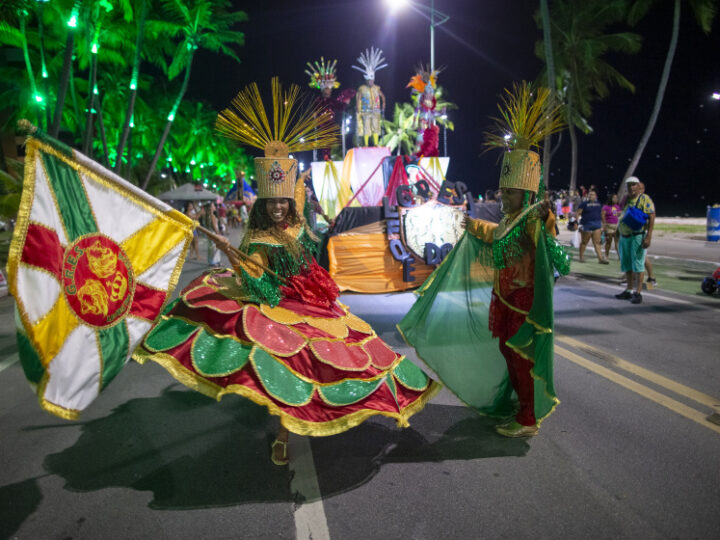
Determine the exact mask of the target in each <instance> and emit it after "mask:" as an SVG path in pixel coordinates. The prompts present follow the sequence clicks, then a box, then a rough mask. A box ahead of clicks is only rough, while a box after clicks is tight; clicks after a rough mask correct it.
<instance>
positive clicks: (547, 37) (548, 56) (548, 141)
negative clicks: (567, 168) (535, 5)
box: [540, 0, 555, 187]
mask: <svg viewBox="0 0 720 540" xmlns="http://www.w3.org/2000/svg"><path fill="white" fill-rule="evenodd" d="M540 13H541V15H542V25H543V42H544V43H545V68H546V71H547V80H548V88H549V90H550V95H551V96H555V58H554V57H553V51H552V36H551V32H550V25H551V23H550V8H549V6H548V0H540ZM552 154H553V153H552V136H551V135H548V136H547V137H545V141H543V167H544V169H545V171H546V172H547V174H546V175H545V176H544V179H545V186H546V187H547V186H548V183H549V182H550V159H551V158H552Z"/></svg>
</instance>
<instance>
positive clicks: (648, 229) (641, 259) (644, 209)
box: [615, 176, 655, 304]
mask: <svg viewBox="0 0 720 540" xmlns="http://www.w3.org/2000/svg"><path fill="white" fill-rule="evenodd" d="M625 184H626V185H627V188H628V197H627V202H626V203H625V207H624V208H623V213H622V215H621V216H620V221H619V223H618V231H619V232H620V241H619V244H618V247H619V249H620V270H622V271H623V272H625V274H626V278H627V284H626V285H625V290H624V291H623V292H621V293H619V294H616V295H615V298H618V299H620V300H630V301H631V302H632V303H633V304H640V303H641V302H642V293H641V291H642V285H643V278H644V276H645V257H646V255H647V248H649V247H650V243H651V242H652V233H653V228H654V226H655V204H654V203H653V201H652V199H651V198H650V197H649V196H648V195H647V194H646V193H642V192H641V191H640V180H639V179H638V178H637V177H636V176H631V177H629V178H628V179H627V180H625ZM635 214H639V215H638V216H635ZM642 221H644V223H641V222H642Z"/></svg>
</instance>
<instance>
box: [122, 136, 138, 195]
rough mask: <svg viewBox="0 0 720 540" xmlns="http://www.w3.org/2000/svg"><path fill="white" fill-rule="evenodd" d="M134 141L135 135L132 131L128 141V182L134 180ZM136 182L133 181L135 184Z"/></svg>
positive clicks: (126, 176) (126, 172)
mask: <svg viewBox="0 0 720 540" xmlns="http://www.w3.org/2000/svg"><path fill="white" fill-rule="evenodd" d="M132 143H133V135H132V132H130V135H128V141H127V149H128V158H127V164H126V165H125V176H123V178H125V180H127V181H128V182H132V179H131V178H130V177H131V176H132V146H133V145H132ZM134 183H135V182H133V184H134Z"/></svg>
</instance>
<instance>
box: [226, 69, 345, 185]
mask: <svg viewBox="0 0 720 540" xmlns="http://www.w3.org/2000/svg"><path fill="white" fill-rule="evenodd" d="M272 102H273V117H272V124H271V123H270V121H269V120H268V115H267V113H266V112H265V106H264V105H263V102H262V98H261V97H260V91H259V90H258V86H257V84H256V83H251V84H249V85H248V86H246V87H245V88H244V89H243V90H241V91H240V92H238V95H237V96H235V97H234V98H233V100H232V106H231V107H230V108H227V109H225V110H223V111H222V112H220V113H219V114H218V117H217V120H216V122H215V129H217V131H218V132H220V134H222V135H224V136H225V137H228V138H230V139H234V140H236V141H239V142H241V143H244V144H247V145H249V146H254V147H255V148H262V149H263V150H264V151H265V157H257V158H255V175H256V177H257V182H258V197H259V198H261V199H265V198H271V197H287V198H293V194H294V189H295V179H296V177H297V160H295V159H291V158H289V157H288V155H289V154H290V152H300V151H303V150H313V149H315V148H328V147H330V146H332V145H333V144H335V143H336V142H337V140H338V139H339V137H340V128H339V127H338V125H337V124H336V123H335V122H333V121H332V115H331V114H330V113H328V111H327V110H325V109H324V108H323V107H322V105H319V104H314V100H312V99H311V98H309V96H302V95H301V94H300V87H299V86H297V85H295V84H293V85H291V86H290V88H289V89H288V90H287V91H283V89H282V85H281V84H280V81H279V80H278V78H277V77H273V79H272Z"/></svg>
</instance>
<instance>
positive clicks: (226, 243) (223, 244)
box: [212, 235, 230, 253]
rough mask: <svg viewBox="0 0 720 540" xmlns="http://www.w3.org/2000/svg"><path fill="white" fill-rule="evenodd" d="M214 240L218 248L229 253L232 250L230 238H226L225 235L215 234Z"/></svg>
mask: <svg viewBox="0 0 720 540" xmlns="http://www.w3.org/2000/svg"><path fill="white" fill-rule="evenodd" d="M212 241H213V242H214V243H215V245H216V246H217V248H218V249H219V250H220V251H222V252H223V253H227V252H228V251H230V240H228V239H227V238H225V237H224V236H220V235H217V236H213V237H212Z"/></svg>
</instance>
